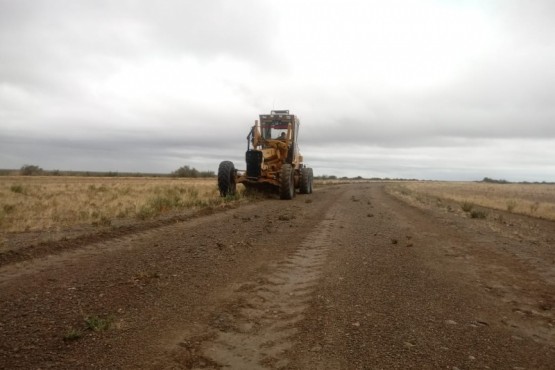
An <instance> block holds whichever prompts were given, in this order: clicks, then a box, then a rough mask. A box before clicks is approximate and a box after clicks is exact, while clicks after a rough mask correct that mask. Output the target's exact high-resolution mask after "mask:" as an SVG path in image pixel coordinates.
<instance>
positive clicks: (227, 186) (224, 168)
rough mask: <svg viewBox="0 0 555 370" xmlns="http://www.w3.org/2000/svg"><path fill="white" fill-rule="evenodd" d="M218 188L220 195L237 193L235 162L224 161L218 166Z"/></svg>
mask: <svg viewBox="0 0 555 370" xmlns="http://www.w3.org/2000/svg"><path fill="white" fill-rule="evenodd" d="M218 189H220V195H221V196H222V197H226V196H228V195H235V191H236V190H237V184H236V183H235V166H234V165H233V162H230V161H223V162H222V163H220V166H219V167H218Z"/></svg>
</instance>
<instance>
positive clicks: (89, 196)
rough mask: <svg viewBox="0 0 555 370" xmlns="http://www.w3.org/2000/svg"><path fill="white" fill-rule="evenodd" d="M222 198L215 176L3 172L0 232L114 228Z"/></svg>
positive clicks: (213, 204) (0, 187)
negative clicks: (92, 227) (129, 221)
mask: <svg viewBox="0 0 555 370" xmlns="http://www.w3.org/2000/svg"><path fill="white" fill-rule="evenodd" d="M222 202H224V200H222V199H221V198H220V197H219V193H218V189H217V184H216V180H215V179H214V178H211V179H182V178H159V177H156V178H148V177H127V178H125V177H123V178H122V177H71V176H70V177H63V176H59V177H57V176H44V177H43V176H2V177H0V231H3V232H22V231H47V230H56V231H59V230H61V229H64V228H70V227H75V226H83V225H92V226H110V225H112V224H117V223H118V220H128V219H140V220H145V219H151V218H154V217H156V216H159V215H161V214H163V213H167V212H171V211H182V210H184V209H198V208H203V207H209V206H217V205H219V204H222ZM120 223H121V222H120Z"/></svg>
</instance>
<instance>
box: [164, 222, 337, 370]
mask: <svg viewBox="0 0 555 370" xmlns="http://www.w3.org/2000/svg"><path fill="white" fill-rule="evenodd" d="M332 229H333V218H329V217H325V218H324V219H323V221H321V222H320V223H319V224H318V226H317V227H316V228H315V229H314V230H313V231H312V232H311V233H310V234H309V235H308V236H307V237H306V238H305V239H304V240H303V241H302V243H301V244H300V245H299V247H298V249H297V250H296V251H295V252H294V253H293V254H292V255H290V256H289V257H288V258H286V259H285V260H282V261H279V262H275V263H272V264H271V265H270V266H269V267H268V272H266V273H262V274H261V275H259V276H258V277H257V278H256V279H254V280H253V281H247V282H244V283H242V284H238V286H237V288H236V289H234V291H233V293H232V294H231V295H230V297H229V298H228V300H226V302H227V303H224V305H223V306H222V307H220V308H219V309H217V310H216V311H215V312H214V313H213V314H212V319H211V322H210V324H209V327H208V328H199V329H200V330H199V332H203V333H204V334H203V335H201V336H197V337H194V336H192V337H188V338H186V339H184V340H182V341H181V342H180V343H179V345H178V349H176V350H174V353H173V356H172V357H173V358H174V361H175V362H177V363H178V365H179V367H181V368H182V367H185V368H190V369H191V368H192V369H206V368H209V369H220V368H230V369H265V368H272V369H275V368H284V367H287V366H288V359H287V356H286V353H287V351H288V350H290V349H291V348H292V347H293V346H294V342H293V337H294V335H295V334H297V332H298V329H297V328H296V324H297V323H298V322H299V321H300V320H302V319H303V318H304V314H303V312H304V311H305V310H306V309H307V308H308V306H309V303H310V301H311V299H312V295H313V293H314V291H315V288H316V286H317V284H318V282H319V279H320V277H321V275H322V272H323V267H324V264H325V262H326V258H327V252H328V249H329V247H330V242H329V240H330V236H331V232H332Z"/></svg>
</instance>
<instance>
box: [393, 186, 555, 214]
mask: <svg viewBox="0 0 555 370" xmlns="http://www.w3.org/2000/svg"><path fill="white" fill-rule="evenodd" d="M388 188H389V191H390V192H394V193H396V194H397V195H400V196H402V197H405V198H413V199H414V200H417V201H418V200H422V199H424V198H428V199H429V198H436V200H437V201H438V202H441V200H450V201H455V202H458V203H459V204H460V206H461V209H462V210H463V211H465V212H470V210H471V209H472V208H473V206H481V207H487V208H492V209H497V210H502V211H508V212H511V213H517V214H523V215H528V216H532V217H538V218H544V219H548V220H555V185H552V184H491V183H475V182H406V183H395V184H390V185H388Z"/></svg>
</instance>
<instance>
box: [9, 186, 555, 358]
mask: <svg viewBox="0 0 555 370" xmlns="http://www.w3.org/2000/svg"><path fill="white" fill-rule="evenodd" d="M503 216H504V217H495V214H494V213H493V212H492V213H490V216H489V217H488V219H486V220H477V219H470V218H466V217H463V216H461V215H460V214H458V213H455V212H448V211H446V210H445V209H444V208H434V207H428V208H417V207H414V206H410V205H408V204H406V203H403V202H402V201H400V200H398V199H396V198H394V197H392V196H391V195H389V194H388V193H387V192H386V191H385V190H384V184H382V183H362V184H351V185H341V186H333V187H326V188H322V189H318V191H316V192H315V193H314V194H312V195H308V196H297V197H296V198H295V199H294V200H293V201H280V200H274V199H269V200H264V201H260V202H257V203H255V204H250V205H245V206H241V207H238V208H234V209H228V210H225V211H222V212H215V213H213V214H209V215H204V216H199V217H196V218H192V219H187V220H182V221H175V222H174V223H171V224H166V225H161V226H158V227H153V228H150V229H148V230H145V231H136V232H128V233H125V234H122V235H119V236H118V235H117V234H116V235H112V236H109V235H108V236H104V237H99V238H98V239H97V240H95V239H92V240H88V241H87V242H83V241H75V242H74V244H75V245H74V247H72V246H71V243H73V242H68V241H63V243H64V244H63V248H61V247H58V248H57V247H56V245H52V246H51V250H50V251H46V252H50V254H48V253H46V252H45V253H42V254H41V255H38V257H34V256H35V255H33V254H29V256H27V257H25V255H21V256H18V258H15V259H13V258H12V260H13V261H16V260H23V261H20V262H12V263H9V261H8V262H6V263H5V264H4V265H3V266H2V267H0V367H1V368H5V369H16V368H57V369H59V368H67V369H70V368H71V369H75V368H102V369H105V368H125V369H135V368H149V369H224V368H225V369H228V368H229V369H278V368H285V369H374V368H384V369H390V368H398V369H405V368H417V369H422V368H430V369H439V368H443V369H474V368H482V369H484V368H486V369H487V368H491V369H553V368H555V319H554V313H555V246H554V242H553V237H554V235H555V224H554V223H553V222H544V221H541V220H534V219H530V218H526V217H518V216H515V215H503ZM61 243H62V242H61ZM43 252H44V251H43ZM85 319H87V322H85Z"/></svg>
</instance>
